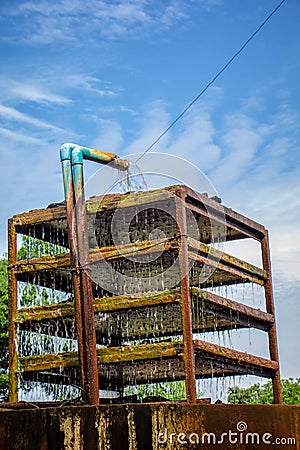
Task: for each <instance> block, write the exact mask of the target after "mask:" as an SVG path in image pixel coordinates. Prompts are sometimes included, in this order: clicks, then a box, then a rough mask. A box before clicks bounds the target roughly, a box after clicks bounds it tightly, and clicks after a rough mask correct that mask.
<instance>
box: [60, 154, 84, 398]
mask: <svg viewBox="0 0 300 450" xmlns="http://www.w3.org/2000/svg"><path fill="white" fill-rule="evenodd" d="M63 157H65V159H62V161H61V163H62V173H63V182H64V190H65V199H66V210H67V226H68V237H69V245H70V258H71V268H72V284H73V294H74V309H75V324H76V333H77V343H78V359H79V370H80V380H81V387H82V389H84V371H83V363H82V354H83V340H82V331H81V330H82V325H81V324H82V319H81V289H80V273H79V271H78V270H77V268H78V256H77V237H76V229H75V224H74V214H75V212H74V190H73V182H72V167H71V151H69V152H68V153H66V155H65V156H63ZM83 396H84V400H85V401H87V398H86V393H85V391H83Z"/></svg>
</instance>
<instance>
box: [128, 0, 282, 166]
mask: <svg viewBox="0 0 300 450" xmlns="http://www.w3.org/2000/svg"><path fill="white" fill-rule="evenodd" d="M285 1H286V0H281V2H280V3H279V4H278V5H277V6H276V8H274V9H273V11H272V12H271V13H270V14H269V15H268V16H267V17H266V19H265V20H264V21H263V22H262V23H261V25H260V26H259V27H258V28H257V29H256V30H255V31H254V32H253V33H252V34H251V36H250V37H249V38H248V39H247V40H246V41H245V42H244V44H243V45H242V46H241V47H240V48H239V49H238V50H237V52H235V53H234V55H233V56H232V57H231V58H230V59H229V60H228V61H227V63H226V64H225V65H224V66H223V67H222V68H221V69H220V70H219V72H218V73H217V74H216V75H215V76H214V77H213V78H212V79H211V81H209V83H207V85H206V86H205V87H204V88H203V89H202V91H201V92H200V93H199V94H198V95H197V96H196V97H195V98H194V99H193V100H192V101H191V102H190V103H189V104H188V105H187V107H186V108H185V109H184V110H183V111H182V112H181V113H180V114H179V116H177V117H176V119H174V120H173V122H171V124H170V125H169V126H168V127H167V128H166V129H165V130H164V131H163V132H162V133H161V134H160V135H159V136H158V137H157V138H156V139H155V141H154V142H152V144H151V145H149V147H148V148H146V150H145V151H144V152H143V153H142V154H141V155H140V156H139V157H138V158H137V160H136V161H135V162H136V163H137V162H138V161H139V160H140V159H142V158H143V157H144V156H145V155H146V153H148V152H149V151H150V150H151V149H152V148H153V147H154V146H155V145H156V144H157V143H158V142H159V141H160V140H161V139H162V138H163V137H164V136H165V135H166V134H167V133H168V131H170V129H171V128H173V126H174V125H175V124H176V123H177V122H178V121H179V120H180V119H181V118H182V116H184V114H185V113H186V112H187V111H188V110H189V109H190V108H191V107H192V106H193V105H194V104H195V103H196V102H197V101H198V100H199V98H200V97H202V95H203V94H204V93H205V92H206V91H207V89H208V88H209V87H210V86H211V85H212V84H213V83H214V82H215V81H216V80H217V79H218V78H219V77H220V76H221V75H222V73H223V72H224V71H225V70H226V69H227V68H228V67H229V66H230V64H231V63H232V62H233V61H234V60H235V59H236V58H237V57H238V56H239V54H240V53H241V52H242V51H243V50H244V49H245V47H246V46H247V45H248V44H249V43H250V42H251V41H252V39H253V38H254V37H255V36H256V35H257V34H258V33H259V32H260V30H261V29H262V28H263V27H264V26H265V25H266V23H267V22H268V21H269V20H270V19H271V17H272V16H273V15H274V14H275V13H276V12H277V11H278V9H279V8H280V7H281V6H282V5H283V3H284V2H285Z"/></svg>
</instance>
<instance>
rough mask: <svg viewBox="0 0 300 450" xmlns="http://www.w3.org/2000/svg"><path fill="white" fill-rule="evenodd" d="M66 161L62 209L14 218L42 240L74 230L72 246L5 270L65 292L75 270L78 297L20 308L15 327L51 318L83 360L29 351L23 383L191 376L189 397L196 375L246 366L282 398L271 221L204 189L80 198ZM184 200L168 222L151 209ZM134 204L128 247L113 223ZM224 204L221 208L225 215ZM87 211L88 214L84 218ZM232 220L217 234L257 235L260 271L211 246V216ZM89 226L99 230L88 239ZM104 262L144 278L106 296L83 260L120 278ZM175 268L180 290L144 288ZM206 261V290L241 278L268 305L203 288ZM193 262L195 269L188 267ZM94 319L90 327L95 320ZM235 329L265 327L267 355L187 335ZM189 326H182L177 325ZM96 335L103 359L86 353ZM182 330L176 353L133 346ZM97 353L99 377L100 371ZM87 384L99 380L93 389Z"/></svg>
mask: <svg viewBox="0 0 300 450" xmlns="http://www.w3.org/2000/svg"><path fill="white" fill-rule="evenodd" d="M74 161H75V160H74ZM63 162H64V164H67V165H68V167H67V168H65V170H66V171H67V172H68V174H69V175H68V176H66V177H65V178H66V182H65V184H67V186H65V189H66V190H67V192H68V196H67V201H66V207H55V208H49V209H47V210H41V211H33V212H30V213H25V214H21V215H17V216H14V218H13V219H12V223H13V225H14V226H15V227H16V231H17V232H21V233H24V234H29V235H31V236H34V237H37V238H41V237H42V238H44V239H46V240H47V239H48V240H50V241H51V239H52V237H53V235H54V236H55V238H54V242H55V243H56V244H58V245H61V244H63V245H65V244H66V235H67V234H68V235H69V236H70V237H71V240H70V247H71V251H70V254H69V255H68V254H66V255H58V256H57V257H52V256H50V255H45V256H43V257H40V258H34V259H31V260H28V261H18V262H16V261H12V263H11V264H10V267H9V269H10V270H11V273H14V274H15V276H16V278H17V279H18V280H21V281H29V282H33V283H35V280H36V279H37V280H38V284H39V285H40V286H46V287H51V286H52V285H53V280H55V278H56V277H57V276H58V277H59V284H60V289H61V290H63V291H65V292H71V291H70V288H71V284H70V277H71V276H72V279H73V283H72V284H73V289H74V300H75V301H74V304H73V303H72V302H66V303H63V304H58V305H49V306H45V307H34V308H33V307H31V308H22V309H20V310H18V311H16V317H15V320H14V326H16V324H17V323H18V326H19V328H20V330H28V331H35V330H39V332H45V333H46V334H47V326H48V327H49V329H52V330H55V333H57V335H58V336H65V337H66V336H67V337H73V338H74V337H76V334H78V343H79V361H81V362H80V364H79V361H78V354H77V353H69V354H68V353H66V354H64V355H62V354H57V355H49V354H48V355H47V354H46V355H40V356H38V357H37V356H34V357H32V358H31V359H30V357H26V356H25V355H26V353H24V356H22V357H21V358H20V367H19V369H16V370H15V374H16V373H17V372H18V370H20V371H21V372H22V376H23V377H24V379H34V380H41V381H45V380H46V381H48V382H55V383H57V382H58V383H59V382H60V379H61V377H64V376H66V378H65V380H71V381H70V382H74V383H75V384H79V383H80V384H81V386H84V391H86V392H88V391H90V393H91V392H95V390H97V388H96V387H95V386H96V385H95V384H94V386H92V384H93V381H94V380H96V381H98V380H99V383H100V386H101V388H103V389H110V388H116V389H119V388H120V386H125V385H132V384H139V383H147V382H149V381H151V382H154V381H157V382H159V381H165V380H170V379H172V380H173V379H176V380H181V379H187V399H188V401H195V395H194V393H193V392H194V389H193V385H194V384H195V377H196V378H207V377H211V376H212V375H213V376H214V377H223V376H229V375H230V376H231V375H236V374H247V373H250V374H256V375H258V376H264V377H270V378H272V379H273V385H274V391H276V389H277V393H275V401H280V385H279V384H278V380H279V378H278V375H279V371H278V359H277V357H276V351H277V342H276V332H275V327H274V324H275V318H274V305H273V297H272V286H271V278H270V264H269V263H270V261H269V259H268V258H269V249H268V246H267V245H266V241H264V236H265V233H266V230H265V228H264V227H263V226H262V225H259V224H257V223H255V222H254V221H251V220H250V219H247V218H245V217H244V216H242V215H239V214H238V213H236V212H234V211H232V210H230V209H228V208H225V207H224V208H223V206H220V205H219V204H218V203H217V202H215V201H214V200H211V199H209V198H208V197H207V196H206V195H201V194H196V193H194V192H193V191H191V190H189V189H188V188H186V187H183V186H174V187H170V188H165V189H162V190H156V191H150V192H137V193H134V194H132V193H130V194H125V195H121V194H111V195H108V196H100V197H96V198H93V199H91V200H89V201H88V202H86V203H84V201H83V197H81V188H82V186H83V174H82V165H81V164H76V166H78V167H77V169H79V173H78V170H77V169H75V167H74V178H76V179H77V180H78V184H76V185H75V188H76V193H77V194H76V195H75V193H74V192H73V190H74V189H73V188H74V186H73V182H72V177H71V175H70V160H68V162H67V163H66V162H65V160H64V161H63ZM79 166H80V167H79ZM185 196H186V198H185ZM179 197H182V198H183V199H184V198H185V200H184V202H183V204H181V207H180V208H179V209H178V213H177V220H173V219H172V220H170V219H169V218H168V214H165V215H163V214H162V215H161V216H159V215H158V214H157V213H156V212H155V210H154V208H155V207H159V208H158V209H159V210H160V208H162V209H163V206H164V205H166V204H168V205H169V206H170V205H171V206H172V208H173V209H174V207H175V203H177V202H178V201H179V200H178V198H179ZM76 200H77V202H76ZM76 203H77V208H76V212H75V214H76V221H75V222H74V221H73V219H74V216H73V213H74V207H75V204H76ZM138 205H141V211H142V212H141V213H138V216H139V225H138V226H136V229H131V231H130V233H131V235H130V236H131V237H130V240H131V242H132V243H130V244H125V245H118V246H112V245H111V243H112V237H111V236H110V235H109V232H108V231H109V226H110V223H111V218H112V215H113V214H114V212H115V211H116V208H123V212H124V214H125V215H126V214H127V215H129V216H130V214H131V212H132V211H137V212H138V211H139V209H138V208H137V206H138ZM171 206H170V207H171ZM186 207H187V208H188V209H187V208H186ZM151 208H152V209H151ZM222 208H223V210H224V211H225V216H224V214H223V215H222V214H221V212H220V211H221V209H222ZM66 209H67V211H68V217H69V220H68V233H67V225H66V223H65V224H64V220H63V217H64V214H65V212H66ZM130 209H131V210H132V211H131V210H130ZM144 210H145V212H143V211H144ZM189 210H192V211H193V212H192V213H191V212H190V211H189ZM40 213H41V214H40ZM85 213H87V220H88V223H87V221H86V218H85V217H86V216H85ZM187 213H189V214H194V215H195V217H196V224H197V225H196V228H197V226H198V227H199V228H200V230H201V231H200V234H199V235H200V237H201V239H200V241H202V240H203V242H200V241H199V240H195V239H194V236H193V233H192V232H193V229H192V228H193V227H192V226H191V224H188V227H187V223H186V222H187V220H186V218H185V217H184V216H185V214H187ZM147 214H148V215H149V214H150V216H149V217H152V219H153V221H154V222H153V223H155V226H156V227H158V228H161V229H163V230H164V231H165V235H166V236H167V238H166V239H164V240H155V241H153V240H152V241H149V240H148V236H149V234H150V232H151V231H152V228H151V225H150V226H148V225H146V224H147ZM40 218H42V219H40ZM225 219H226V220H227V219H228V223H229V226H227V230H226V233H225V232H224V231H223V232H224V233H225V234H226V236H225V234H224V235H222V232H220V233H221V234H220V236H221V238H222V237H226V239H227V240H232V239H241V238H245V237H252V238H254V239H257V240H262V249H263V258H262V259H263V269H260V268H257V267H256V266H253V265H251V264H248V263H246V262H245V261H243V260H241V259H239V258H235V257H233V256H231V255H228V254H223V253H222V252H219V251H218V250H215V249H213V248H211V247H210V246H209V245H207V244H208V243H209V242H210V239H211V237H212V234H211V233H210V231H209V228H210V226H211V225H212V223H213V225H215V223H216V226H217V227H218V229H219V228H220V227H221V228H222V226H224V225H225V223H224V222H226V220H225ZM65 222H66V221H65ZM75 225H76V226H75ZM144 225H145V226H144ZM176 227H177V228H176ZM87 228H88V230H89V242H88V240H87V237H88V232H87ZM221 228H220V230H221ZM223 230H224V228H223ZM93 233H95V236H92V234H93ZM189 233H190V234H189ZM188 234H189V237H188V236H187V235H188ZM12 236H13V235H12ZM78 236H79V240H78V239H77V237H78ZM197 239H198V238H197ZM89 246H90V247H91V250H90V251H89V249H88V247H89ZM78 248H79V249H80V251H78ZM150 255H151V257H152V256H154V257H155V262H154V263H153V262H152V261H151V260H152V258H149V261H150V262H147V264H145V261H148V260H147V259H146V258H147V257H148V256H150ZM156 255H157V256H156ZM178 255H179V258H178ZM182 255H184V256H182ZM131 256H134V260H135V261H134V262H132V260H130V258H128V257H131ZM177 258H178V261H179V262H180V264H178V262H177V264H174V261H175V259H177ZM105 261H107V262H109V264H110V265H111V267H112V268H115V269H116V270H121V272H122V273H124V274H129V275H130V274H131V273H133V274H136V273H137V270H139V271H140V272H139V276H140V277H141V281H140V282H139V283H134V282H133V283H132V285H128V286H127V285H126V291H125V290H124V294H125V293H126V294H127V295H118V296H116V297H108V295H111V294H110V293H109V292H108V291H105V289H104V288H99V286H97V285H96V284H93V285H91V282H90V280H89V278H88V277H87V275H86V272H85V271H83V268H84V269H86V270H87V269H88V270H94V271H98V272H101V273H102V276H103V277H104V278H105V277H107V279H108V285H109V283H110V281H111V283H113V280H112V279H111V280H110V274H109V273H108V272H106V270H107V269H106V268H105V265H107V264H106V263H105ZM104 263H105V264H104ZM171 265H173V268H172V271H170V273H169V275H168V277H169V278H168V282H173V281H174V283H173V285H172V284H170V283H169V284H170V286H178V284H177V283H178V281H179V279H181V283H180V284H181V285H180V288H176V289H172V291H163V290H162V291H161V292H154V293H153V292H147V290H148V291H149V290H150V291H151V290H153V289H156V290H158V291H159V289H165V286H166V284H163V283H162V285H161V287H158V286H154V287H149V285H148V284H147V283H148V277H149V273H161V272H160V271H161V270H162V268H163V269H164V270H165V269H166V268H169V267H170V266H171ZM204 265H208V266H209V267H210V268H211V269H214V270H213V273H212V274H211V275H210V276H209V278H208V280H207V281H205V282H204V283H203V284H200V285H202V286H203V288H206V287H210V286H214V287H216V286H219V285H228V284H229V285H230V284H234V283H244V282H254V283H257V284H260V285H262V286H263V287H264V288H266V301H267V312H266V313H265V312H262V311H260V310H258V309H255V308H250V307H248V306H246V305H242V304H240V303H237V302H234V301H233V300H230V299H226V298H222V297H220V296H217V295H215V294H212V293H210V292H205V291H203V290H199V289H198V286H199V277H200V276H201V273H202V269H203V267H204ZM189 269H191V270H190V273H189ZM187 274H189V276H187ZM179 275H181V276H179ZM164 277H165V279H164V283H165V282H166V280H167V278H166V276H165V274H164ZM169 284H168V285H167V286H168V287H169ZM190 286H191V289H190ZM196 286H197V287H196ZM119 292H120V293H122V292H123V291H122V290H120V291H119ZM128 293H130V294H128ZM272 305H273V306H272ZM74 306H75V317H76V322H77V324H79V325H78V326H77V331H76V334H74ZM272 307H273V309H272ZM94 317H95V321H96V322H95V326H94V325H93V324H92V322H93V320H94ZM181 317H182V320H181ZM35 327H36V328H35ZM239 327H253V328H258V329H261V330H264V331H268V332H269V338H270V356H271V358H270V360H266V359H263V358H257V357H255V356H253V355H246V354H244V353H242V352H236V351H234V350H231V349H226V348H224V347H223V348H222V347H220V346H214V344H209V343H205V342H203V341H196V342H193V341H192V333H193V332H194V333H195V332H197V333H199V332H200V333H201V332H206V331H217V330H227V329H231V328H239ZM15 330H16V329H15ZM182 330H185V331H184V332H183V333H182ZM95 331H96V339H97V342H98V343H100V344H104V345H106V346H107V347H106V348H105V349H98V350H97V359H96V358H95V357H93V356H92V358H91V352H90V349H91V348H95V339H94V337H95ZM21 333H24V332H23V331H22V332H21ZM178 334H180V335H183V343H178V346H179V347H178V348H177V347H176V349H175V348H174V346H173V347H172V344H173V343H172V342H160V343H158V342H156V343H155V344H149V343H148V344H146V343H145V344H139V345H137V346H136V345H135V346H128V345H127V344H128V343H129V342H130V340H133V341H134V340H140V339H143V340H145V342H149V339H153V338H155V339H157V338H158V337H160V338H161V337H166V338H168V336H178ZM186 337H187V339H186ZM87 343H89V344H87ZM121 344H123V345H121ZM124 344H125V345H124ZM140 345H141V346H140ZM194 347H195V352H194ZM99 352H100V353H99ZM194 353H195V355H194ZM80 355H81V356H80ZM277 356H278V353H277ZM92 360H93V361H94V365H93V363H92ZM97 360H98V370H99V377H97V376H96V372H97ZM95 361H96V362H95ZM95 364H96V365H95ZM79 368H80V369H79ZM193 371H194V374H193ZM89 375H90V379H92V377H94V380H92V384H91V383H90V382H89V381H86V380H88V379H89ZM80 379H81V381H80ZM85 383H86V386H85ZM90 386H92V388H91V389H90ZM278 389H279V391H278ZM89 395H90V397H89V400H88V401H89V403H97V400H95V398H93V394H92V393H91V394H88V396H89Z"/></svg>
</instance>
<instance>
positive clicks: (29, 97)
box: [10, 82, 71, 105]
mask: <svg viewBox="0 0 300 450" xmlns="http://www.w3.org/2000/svg"><path fill="white" fill-rule="evenodd" d="M10 95H11V97H15V98H16V99H18V100H19V101H30V102H34V103H39V104H56V105H66V104H68V103H71V100H70V99H68V98H66V97H63V96H61V95H57V94H54V93H51V92H48V91H47V90H45V89H43V88H42V87H40V86H38V85H35V84H27V83H20V82H14V83H13V85H12V86H11V89H10Z"/></svg>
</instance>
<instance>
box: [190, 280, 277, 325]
mask: <svg viewBox="0 0 300 450" xmlns="http://www.w3.org/2000/svg"><path fill="white" fill-rule="evenodd" d="M191 293H192V298H193V300H195V299H196V298H197V299H200V301H201V302H202V303H201V307H202V308H203V312H204V313H207V309H209V308H211V307H212V308H213V309H214V311H215V314H216V317H217V316H218V311H219V310H222V311H224V316H227V317H228V318H230V317H231V315H232V314H233V313H235V314H237V315H238V323H243V324H244V325H246V326H248V327H249V326H252V327H255V328H258V329H261V330H269V329H270V328H271V326H272V325H273V324H274V320H275V319H274V315H273V314H269V313H266V312H264V311H261V310H260V309H257V308H252V307H251V306H247V305H244V304H242V303H239V302H236V301H234V300H231V299H229V298H225V297H221V296H220V295H217V294H214V293H212V292H208V291H204V290H201V289H199V288H197V287H192V288H191Z"/></svg>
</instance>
